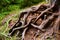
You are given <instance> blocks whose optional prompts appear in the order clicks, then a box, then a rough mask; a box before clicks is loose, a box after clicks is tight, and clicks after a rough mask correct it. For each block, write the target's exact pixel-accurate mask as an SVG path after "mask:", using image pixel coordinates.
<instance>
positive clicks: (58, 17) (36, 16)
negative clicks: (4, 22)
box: [9, 4, 60, 40]
mask: <svg viewBox="0 0 60 40" xmlns="http://www.w3.org/2000/svg"><path fill="white" fill-rule="evenodd" d="M54 7H55V4H53V5H52V6H51V7H49V6H48V5H47V6H46V5H41V6H40V7H39V8H38V9H36V10H34V11H28V12H22V13H21V15H20V17H19V20H18V22H17V23H16V24H15V25H14V26H13V27H12V28H11V29H10V31H9V36H12V34H14V32H15V31H16V30H18V31H20V32H21V30H23V32H22V40H46V39H48V38H51V39H52V38H54V37H55V36H57V35H55V34H58V35H59V36H60V32H59V28H60V10H59V11H57V10H56V9H53V8H54ZM54 10H55V11H54ZM18 35H19V34H18Z"/></svg>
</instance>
